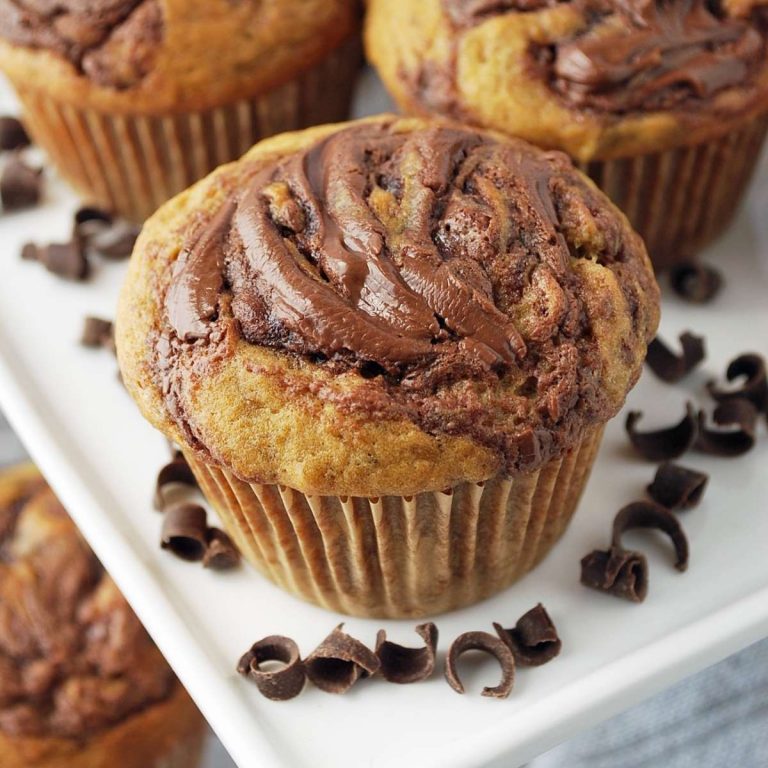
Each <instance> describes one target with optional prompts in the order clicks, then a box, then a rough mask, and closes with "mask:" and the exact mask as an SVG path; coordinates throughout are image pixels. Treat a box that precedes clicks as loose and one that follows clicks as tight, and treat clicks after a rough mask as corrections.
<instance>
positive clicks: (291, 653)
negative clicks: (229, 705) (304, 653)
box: [237, 635, 306, 701]
mask: <svg viewBox="0 0 768 768" xmlns="http://www.w3.org/2000/svg"><path fill="white" fill-rule="evenodd" d="M270 661H272V662H275V661H277V662H280V663H281V664H283V665H284V666H283V667H282V668H281V669H270V670H265V669H262V665H263V664H266V663H267V662H270ZM237 671H238V672H239V673H240V674H241V675H243V676H245V677H248V678H249V679H251V680H253V681H254V682H255V683H256V686H257V687H258V689H259V691H260V692H261V694H262V696H266V698H268V699H272V701H288V700H289V699H293V698H295V697H296V696H298V695H299V694H300V693H301V692H302V690H303V689H304V682H305V680H306V672H305V670H304V665H303V664H302V662H301V656H300V654H299V648H298V646H297V645H296V643H295V642H294V641H293V640H291V638H290V637H283V636H282V635H270V636H269V637H265V638H263V639H262V640H259V641H258V642H257V643H254V644H253V645H252V646H251V648H250V650H248V651H246V652H245V653H244V654H243V655H242V657H241V658H240V661H239V662H238V664H237Z"/></svg>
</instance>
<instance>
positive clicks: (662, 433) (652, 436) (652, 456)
mask: <svg viewBox="0 0 768 768" xmlns="http://www.w3.org/2000/svg"><path fill="white" fill-rule="evenodd" d="M642 417H643V412H642V411H630V412H629V413H628V414H627V421H626V425H625V426H626V430H627V434H628V435H629V439H630V442H631V443H632V445H633V446H634V448H635V450H636V451H637V452H638V453H639V454H640V455H641V456H642V457H643V458H644V459H648V460H649V461H667V460H669V459H675V458H677V457H678V456H682V455H683V454H684V453H685V452H686V451H687V450H688V449H689V448H691V446H693V444H694V443H695V442H696V436H697V434H698V424H699V422H698V420H697V418H696V412H695V411H694V408H693V405H692V404H691V403H686V406H685V416H684V417H683V418H682V420H681V421H680V422H678V423H677V424H675V425H674V426H672V427H665V428H664V429H658V430H656V431H655V432H638V431H636V429H635V426H636V425H637V422H638V421H640V419H641V418H642Z"/></svg>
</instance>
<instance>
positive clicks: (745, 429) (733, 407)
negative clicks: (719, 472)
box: [695, 398, 758, 458]
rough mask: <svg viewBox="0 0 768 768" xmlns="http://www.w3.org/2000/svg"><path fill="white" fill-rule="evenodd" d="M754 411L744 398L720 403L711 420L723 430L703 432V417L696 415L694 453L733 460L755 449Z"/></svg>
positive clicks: (704, 418) (755, 415)
mask: <svg viewBox="0 0 768 768" xmlns="http://www.w3.org/2000/svg"><path fill="white" fill-rule="evenodd" d="M757 415H758V414H757V408H755V406H754V405H753V404H752V403H751V402H750V401H749V400H746V399H744V398H740V399H734V400H724V401H723V402H722V403H720V404H719V405H718V406H717V408H715V411H714V413H713V414H712V420H713V421H714V422H715V424H717V425H718V426H724V427H731V429H727V430H715V429H708V428H707V417H706V414H705V413H704V411H699V436H698V439H697V440H696V446H695V447H696V450H697V451H701V452H702V453H709V454H711V455H713V456H723V457H728V458H730V457H735V456H741V455H743V454H745V453H747V452H748V451H751V450H752V448H754V446H755V428H756V426H757Z"/></svg>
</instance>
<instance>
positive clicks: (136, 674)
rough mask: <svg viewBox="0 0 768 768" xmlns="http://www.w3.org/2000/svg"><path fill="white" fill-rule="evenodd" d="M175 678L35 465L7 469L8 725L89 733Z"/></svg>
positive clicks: (3, 602)
mask: <svg viewBox="0 0 768 768" xmlns="http://www.w3.org/2000/svg"><path fill="white" fill-rule="evenodd" d="M176 684H177V683H176V682H175V678H174V675H173V673H172V672H171V670H170V668H169V667H168V665H167V664H166V663H165V661H164V659H163V658H162V656H161V655H160V652H159V651H158V650H157V648H156V647H155V645H154V644H153V643H152V641H151V640H150V638H149V636H148V635H147V633H146V631H145V630H144V628H143V627H142V626H141V624H140V623H139V620H138V619H137V618H136V616H135V614H134V613H133V611H131V609H130V607H129V606H128V604H127V603H126V602H125V600H124V599H123V597H122V596H121V595H120V593H119V592H118V590H117V588H116V587H115V585H114V583H113V582H112V580H111V579H110V578H109V577H108V576H107V575H106V574H105V572H104V569H103V568H102V566H101V565H100V563H99V562H98V560H97V559H96V557H95V555H94V554H93V553H92V552H91V550H90V549H89V548H88V546H87V544H86V543H85V542H84V541H83V540H82V538H81V537H80V535H79V534H78V532H77V530H76V529H75V527H74V525H73V523H72V521H71V520H70V519H69V517H68V516H67V514H66V512H65V511H64V509H63V507H62V506H61V504H60V503H59V501H58V500H57V499H56V497H55V496H54V494H53V492H52V491H51V490H50V489H49V488H48V487H47V486H46V484H45V482H44V480H43V479H42V477H41V476H40V475H39V473H38V472H37V470H36V469H34V467H31V466H25V467H18V468H15V469H12V470H7V471H5V472H4V473H3V474H2V475H0V730H2V731H3V732H5V733H8V734H10V735H12V736H29V737H47V736H53V737H61V738H75V739H80V738H86V737H87V736H88V735H89V734H91V733H93V732H96V731H100V730H103V729H105V728H108V727H110V726H112V725H114V724H116V723H119V722H120V721H122V720H123V719H125V718H126V717H128V716H130V715H132V714H133V713H135V712H138V711H140V710H142V709H144V708H145V707H147V706H149V705H151V704H153V703H154V702H157V701H161V700H163V699H165V698H167V697H168V696H169V695H170V694H171V692H172V690H173V688H174V687H175V685H176Z"/></svg>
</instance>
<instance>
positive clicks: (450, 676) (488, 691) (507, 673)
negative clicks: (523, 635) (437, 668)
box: [445, 632, 515, 699]
mask: <svg viewBox="0 0 768 768" xmlns="http://www.w3.org/2000/svg"><path fill="white" fill-rule="evenodd" d="M467 651H482V652H483V653H487V654H489V655H491V656H493V657H494V658H495V659H496V660H497V661H498V662H499V666H500V667H501V672H502V676H501V682H500V683H499V684H498V685H497V686H494V687H493V688H489V687H486V688H483V693H482V695H483V696H490V697H492V698H496V699H506V698H507V696H509V694H510V693H511V692H512V688H513V686H514V684H515V657H514V655H513V653H512V649H511V648H510V647H509V646H508V645H507V644H506V643H505V642H504V641H503V640H501V639H500V638H498V637H494V636H493V635H491V634H489V633H488V632H465V633H464V634H463V635H459V636H458V637H457V638H456V639H455V640H454V641H453V643H451V647H450V648H449V649H448V655H447V656H446V659H445V679H446V680H447V681H448V685H450V686H451V688H453V690H454V691H456V693H464V685H463V683H462V682H461V679H460V678H459V673H458V670H457V662H458V660H459V656H461V655H462V654H463V653H466V652H467Z"/></svg>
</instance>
